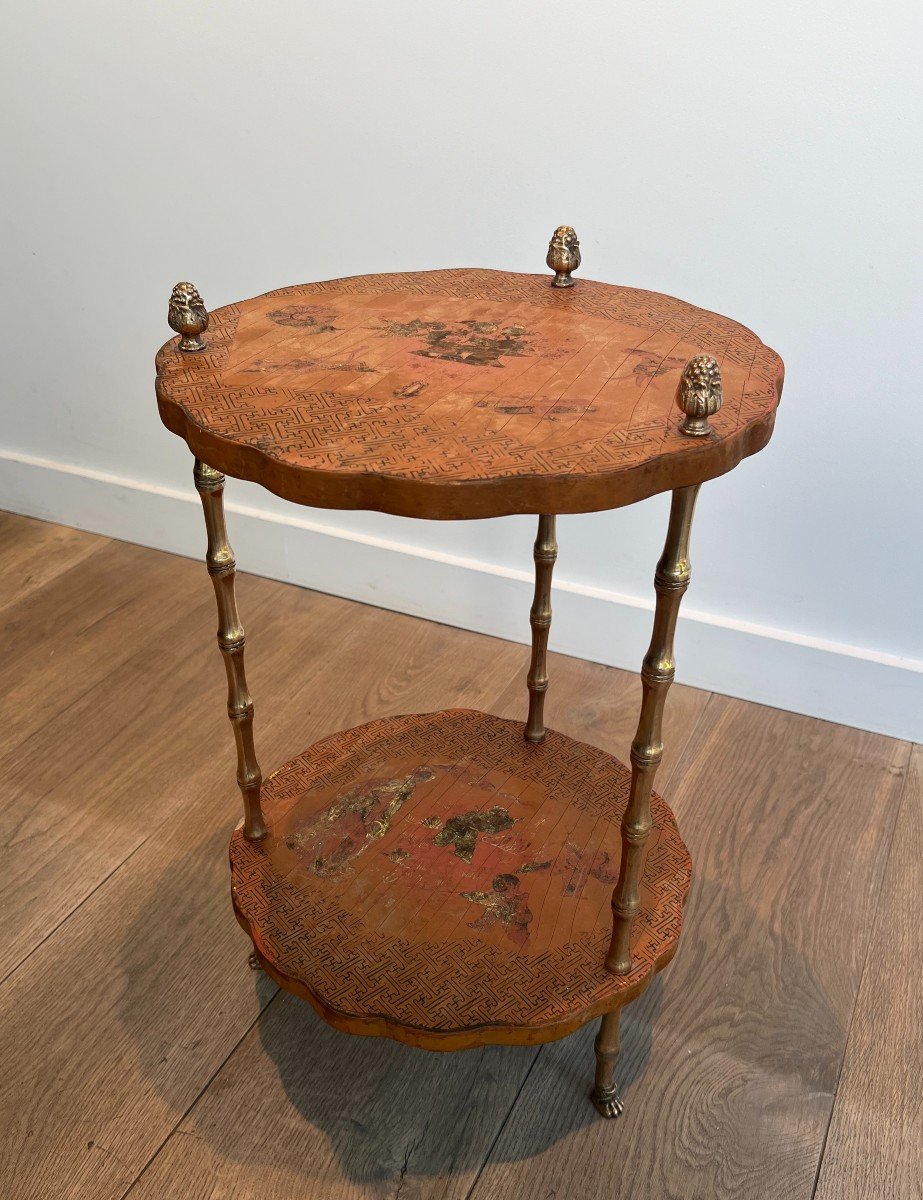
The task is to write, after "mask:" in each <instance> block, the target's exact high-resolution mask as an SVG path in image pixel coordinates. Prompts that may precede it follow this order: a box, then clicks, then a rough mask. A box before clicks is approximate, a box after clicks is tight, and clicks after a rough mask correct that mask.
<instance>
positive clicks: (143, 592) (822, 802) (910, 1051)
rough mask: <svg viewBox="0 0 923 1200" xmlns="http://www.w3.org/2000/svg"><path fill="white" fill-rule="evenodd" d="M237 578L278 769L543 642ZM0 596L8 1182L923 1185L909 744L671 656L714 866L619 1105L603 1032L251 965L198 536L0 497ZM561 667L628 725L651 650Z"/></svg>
mask: <svg viewBox="0 0 923 1200" xmlns="http://www.w3.org/2000/svg"><path fill="white" fill-rule="evenodd" d="M238 590H239V596H240V600H241V608H242V613H243V616H244V622H245V624H246V627H247V630H248V633H249V634H250V647H251V649H250V651H249V652H248V654H249V658H248V674H249V676H250V683H251V688H252V691H253V694H254V697H255V700H256V718H257V746H258V750H259V755H260V759H261V763H262V766H263V769H264V772H265V771H268V770H271V769H274V768H275V767H276V766H278V765H279V764H280V763H281V762H282V761H284V760H285V759H286V758H288V757H291V756H292V755H293V754H294V753H295V752H297V751H298V750H300V749H302V748H303V747H304V746H306V745H308V744H309V743H310V742H311V741H314V740H315V739H317V738H318V737H320V736H322V735H324V734H327V733H330V732H332V731H334V730H337V729H341V728H345V727H348V726H350V725H355V724H358V723H360V722H362V721H365V720H368V719H370V718H372V717H377V716H383V715H387V714H396V713H401V712H406V711H415V710H419V711H425V710H428V709H435V708H441V707H447V706H450V705H453V704H463V705H467V706H471V707H480V708H484V709H486V710H488V711H490V712H494V713H497V714H499V715H502V716H517V715H518V716H522V715H524V712H525V696H526V693H525V678H524V677H525V670H526V660H527V651H526V649H525V648H524V647H522V646H515V645H510V644H507V643H504V642H500V641H497V640H494V639H491V638H488V637H482V636H478V635H475V634H471V633H465V632H462V631H459V630H455V629H449V628H446V627H444V626H440V625H433V624H429V623H427V622H425V621H420V620H416V619H413V618H410V617H404V616H399V615H396V614H393V613H389V612H383V611H380V610H378V609H374V608H369V607H366V606H363V605H359V604H353V603H350V602H348V601H344V600H337V599H334V598H331V597H329V596H324V595H320V594H316V593H312V592H308V591H303V590H300V589H298V588H295V587H291V586H286V585H282V584H278V583H273V582H270V581H268V580H265V579H258V578H254V577H248V576H244V577H241V579H240V584H239V589H238ZM526 622H527V614H526V613H523V624H524V627H526ZM0 625H2V639H0V650H2V653H0V673H2V676H3V682H2V689H0V696H2V700H0V704H2V722H0V728H2V730H3V734H4V737H3V742H2V746H0V756H2V772H3V779H4V781H5V785H6V786H5V803H4V805H3V806H2V815H0V823H2V847H3V849H2V854H3V871H2V875H0V890H2V897H0V903H2V906H3V913H4V921H3V936H2V938H0V979H2V984H0V1041H2V1052H0V1196H2V1197H3V1198H4V1200H7V1198H8V1200H31V1198H35V1200H56V1198H58V1197H67V1198H78V1197H79V1198H86V1200H116V1198H120V1197H123V1196H130V1197H132V1200H155V1198H157V1200H160V1198H164V1200H167V1198H169V1200H218V1198H221V1200H230V1198H234V1200H236V1198H244V1197H253V1200H296V1198H297V1200H301V1198H311V1200H314V1198H317V1200H341V1198H342V1200H346V1198H347V1197H349V1198H350V1200H355V1198H358V1197H361V1198H365V1197H368V1198H370V1200H372V1198H374V1200H384V1198H385V1197H395V1198H396V1197H398V1196H399V1197H400V1198H401V1200H423V1198H426V1200H430V1198H435V1197H439V1198H440V1200H443V1198H445V1200H450V1198H451V1200H463V1198H468V1197H470V1198H471V1200H519V1198H521V1197H528V1198H530V1200H553V1198H555V1200H572V1198H573V1200H576V1198H579V1200H603V1198H605V1200H615V1198H616V1197H633V1198H634V1197H637V1198H641V1197H652V1198H654V1197H656V1198H657V1200H667V1198H673V1197H676V1198H681V1200H693V1198H695V1200H698V1198H699V1197H701V1198H703V1200H706V1198H707V1200H712V1198H714V1197H729V1198H730V1197H733V1198H734V1200H749V1198H750V1197H753V1198H754V1200H756V1198H759V1200H769V1198H772V1197H786V1198H788V1197H792V1198H800V1197H804V1198H805V1200H807V1198H808V1197H810V1196H812V1195H815V1194H816V1195H817V1196H818V1197H820V1198H821V1200H852V1198H854V1197H855V1198H859V1197H863V1198H867V1197H874V1198H876V1200H877V1198H879V1197H919V1196H921V1195H923V1182H921V1181H923V1112H921V1094H923V1089H921V1085H920V1078H921V1074H923V1048H921V1029H923V987H921V975H920V966H919V964H920V958H921V955H923V924H921V921H920V917H919V912H920V897H921V895H923V756H921V753H920V750H919V748H914V747H911V746H910V745H908V744H907V743H905V742H899V741H893V740H889V739H888V738H885V737H881V736H878V735H876V734H870V733H862V732H860V731H857V730H855V729H847V728H843V727H840V726H836V725H830V724H827V723H825V722H822V721H816V720H812V719H809V718H806V717H800V716H794V715H792V714H790V713H784V712H779V711H776V710H772V709H767V708H761V707H759V706H757V705H753V704H745V703H742V702H740V701H736V700H729V699H726V698H724V697H722V696H717V695H709V694H707V693H704V692H699V691H695V690H693V689H690V688H683V687H680V686H677V687H676V688H674V690H673V692H672V694H671V697H670V701H669V703H668V718H667V722H666V729H665V741H666V747H667V749H666V755H665V759H664V765H663V767H662V769H661V774H660V777H659V779H658V786H659V790H661V791H663V792H664V793H665V794H666V796H667V798H668V799H669V800H670V801H671V803H672V804H673V805H674V808H675V810H676V812H677V816H678V818H679V821H680V826H681V828H682V830H683V833H684V836H685V838H686V840H687V842H688V844H689V846H690V849H691V851H692V854H693V859H694V862H695V865H696V875H695V881H694V884H693V890H692V895H691V898H690V903H689V907H688V909H687V918H686V928H685V931H684V937H683V941H682V943H681V945H680V950H679V953H678V955H677V957H676V959H675V961H674V962H673V964H672V965H671V966H670V967H669V968H668V970H667V971H666V972H665V973H664V974H663V975H662V976H661V977H660V978H659V979H658V980H657V981H655V983H654V985H653V986H652V987H651V988H650V990H649V991H648V992H647V993H646V994H645V996H644V997H643V998H642V999H641V1000H640V1001H639V1002H638V1003H636V1004H635V1005H633V1006H631V1007H630V1008H629V1009H628V1010H627V1012H626V1016H625V1019H624V1020H623V1022H622V1027H623V1053H622V1060H621V1064H620V1078H621V1081H622V1084H623V1092H624V1097H625V1102H626V1111H625V1115H624V1117H622V1118H621V1119H620V1120H618V1121H615V1122H604V1121H602V1120H600V1119H598V1118H597V1117H596V1115H595V1113H594V1111H593V1109H592V1108H591V1107H590V1105H589V1103H588V1101H587V1095H586V1093H587V1089H588V1085H589V1081H590V1076H591V1069H592V1044H591V1043H592V1036H593V1031H592V1030H591V1029H585V1030H583V1031H582V1032H580V1033H577V1034H575V1035H573V1036H571V1037H570V1038H567V1039H565V1040H564V1041H561V1042H557V1043H554V1044H551V1045H548V1046H545V1047H541V1048H488V1049H482V1050H472V1051H467V1052H463V1053H459V1054H432V1053H427V1052H425V1051H415V1050H411V1049H408V1048H407V1047H404V1046H401V1045H398V1044H395V1043H392V1042H389V1041H387V1040H384V1039H368V1038H358V1037H349V1036H346V1035H344V1034H339V1033H336V1032H334V1031H333V1030H331V1029H329V1028H328V1027H327V1026H325V1025H324V1024H323V1023H322V1022H321V1020H320V1019H319V1018H318V1017H316V1016H315V1015H314V1013H313V1012H312V1011H311V1010H310V1009H309V1008H308V1006H307V1005H305V1004H304V1003H302V1002H300V1001H298V1000H296V999H293V998H292V997H290V996H288V995H286V994H283V993H281V992H279V991H278V990H277V989H276V987H275V985H274V984H272V983H271V982H270V981H269V980H268V979H267V978H266V977H265V976H264V975H262V974H260V973H257V972H253V971H251V970H249V969H248V966H247V951H248V943H247V941H246V939H245V937H244V935H243V934H242V933H241V931H240V930H239V928H238V927H237V925H236V923H235V921H234V919H233V917H232V915H231V908H230V900H229V896H228V886H227V862H226V847H227V841H228V837H229V834H230V830H231V828H232V826H233V825H234V824H235V823H236V821H237V820H238V817H239V811H238V796H237V793H236V788H235V786H234V781H233V755H232V745H231V733H230V729H229V727H228V723H227V719H226V715H225V712H224V704H223V689H224V672H223V668H222V665H221V662H220V658H219V655H218V652H217V649H216V647H215V642H214V631H215V626H216V617H215V613H214V609H213V597H212V593H211V588H210V586H209V583H208V579H207V577H206V575H205V570H204V567H203V566H202V565H200V564H197V563H195V562H190V561H188V560H184V559H181V558H176V557H173V556H171V555H168V554H162V553H158V552H156V551H152V550H145V549H141V548H139V547H136V546H131V545H126V544H121V543H117V542H111V541H108V540H107V539H105V538H100V537H94V536H91V535H89V534H84V533H80V532H77V531H74V530H70V529H64V528H60V527H57V526H53V525H48V524H44V523H41V522H37V521H30V520H26V519H24V518H22V517H13V516H6V515H0ZM686 636H690V635H689V634H688V633H687V635H686ZM682 649H683V646H682V638H681V639H680V643H679V647H678V651H679V656H680V657H679V662H680V677H682ZM642 651H643V648H642V647H639V648H638V657H639V660H640V656H641V653H642ZM551 666H552V687H551V691H550V692H549V698H548V716H549V719H550V723H551V724H552V725H553V726H554V727H555V728H557V729H560V730H561V731H562V732H565V733H567V734H570V735H572V736H575V737H578V738H581V739H583V740H585V741H588V742H591V743H593V744H595V745H599V746H602V747H605V748H606V749H610V750H614V751H615V752H616V753H618V754H619V755H620V756H621V757H623V758H624V757H625V756H626V755H627V750H628V745H629V742H630V739H631V735H632V733H633V729H634V723H635V719H636V714H637V708H638V701H639V695H640V688H639V684H638V681H637V680H636V678H635V677H633V676H632V675H629V674H626V673H624V672H621V671H616V670H611V669H608V668H604V667H599V666H595V665H592V664H589V663H584V662H580V661H578V660H575V659H567V658H561V657H554V656H552V663H551Z"/></svg>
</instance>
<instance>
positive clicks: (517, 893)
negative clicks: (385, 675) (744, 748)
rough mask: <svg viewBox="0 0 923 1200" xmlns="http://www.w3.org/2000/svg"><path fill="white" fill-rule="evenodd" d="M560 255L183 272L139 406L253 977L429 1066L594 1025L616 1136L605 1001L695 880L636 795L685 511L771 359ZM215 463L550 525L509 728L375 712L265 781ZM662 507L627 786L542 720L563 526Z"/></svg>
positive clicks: (740, 434)
mask: <svg viewBox="0 0 923 1200" xmlns="http://www.w3.org/2000/svg"><path fill="white" fill-rule="evenodd" d="M547 263H548V266H549V267H550V268H551V269H552V270H553V271H554V276H553V277H552V276H551V275H520V274H514V273H511V272H507V271H490V270H448V271H423V272H411V273H407V274H388V275H367V276H361V277H358V278H352V279H339V280H334V281H332V282H326V283H310V284H305V285H303V286H298V287H288V288H283V289H282V290H281V291H277V292H271V293H269V294H268V295H265V296H260V297H259V298H257V299H255V300H247V301H245V302H243V303H240V304H231V305H228V306H227V307H225V308H221V309H219V310H218V311H216V312H213V313H211V314H208V313H207V312H206V310H205V308H204V306H203V304H202V300H201V297H200V296H199V294H198V292H197V291H196V289H195V288H194V287H193V286H192V285H191V284H178V285H177V286H176V288H175V289H174V292H173V296H172V298H171V301H170V309H169V321H170V325H171V327H172V328H173V329H174V330H176V332H177V333H178V334H179V335H180V336H179V337H177V338H174V339H173V340H172V341H169V342H167V344H166V345H165V346H164V347H163V348H162V349H161V351H160V353H159V354H158V356H157V398H158V403H159V406H160V415H161V417H162V419H163V422H164V424H165V425H166V426H167V427H168V428H169V429H171V430H172V431H173V432H174V433H176V434H179V436H180V437H182V438H184V439H185V441H186V442H187V444H188V446H189V448H190V450H191V451H192V453H193V454H194V455H195V459H196V462H195V484H196V487H197V488H198V490H199V493H200V495H201V499H202V504H203V507H204V510H205V523H206V527H207V532H208V550H207V563H208V570H209V573H210V575H211V577H212V581H213V583H214V587H215V594H216V596H217V601H218V613H219V631H218V643H219V646H220V648H221V650H222V652H223V654H224V658H225V665H226V667H227V676H228V685H229V692H228V712H229V715H230V718H231V722H232V725H233V729H234V734H235V738H236V743H237V757H238V774H237V779H238V783H239V785H240V790H241V792H242V793H243V802H244V819H243V821H242V822H241V824H240V825H239V826H238V828H237V829H236V830H235V831H234V833H233V835H232V837H231V846H230V857H231V886H232V896H233V905H234V912H235V914H236V916H237V919H238V920H239V921H240V923H241V925H242V926H243V927H244V929H245V930H246V931H247V933H248V934H249V935H250V937H251V939H252V941H253V945H254V948H255V951H256V954H257V956H258V959H259V963H260V965H261V966H262V967H263V969H264V970H265V971H266V972H267V973H268V974H269V975H270V976H271V977H272V978H273V979H274V980H276V981H277V983H279V984H280V985H281V986H282V987H283V988H287V989H288V990H289V991H291V992H294V993H296V994H297V995H299V996H302V997H304V998H305V999H306V1000H308V1001H310V1003H311V1004H312V1005H313V1006H314V1008H315V1009H316V1010H317V1012H318V1013H320V1015H321V1016H322V1017H323V1018H324V1019H325V1020H327V1021H329V1022H330V1024H331V1025H334V1026H336V1027H337V1028H338V1029H342V1030H346V1031H348V1032H351V1033H364V1034H379V1035H380V1034H384V1035H387V1036H389V1037H393V1038H397V1039H398V1040H400V1041H403V1042H408V1043H410V1044H411V1045H414V1046H422V1047H425V1048H427V1049H431V1050H459V1049H463V1048H465V1047H470V1046H479V1045H483V1044H484V1043H528V1044H534V1043H538V1042H546V1041H552V1040H553V1039H555V1038H559V1037H563V1036H564V1035H565V1034H567V1033H570V1032H571V1031H573V1030H575V1029H577V1028H578V1027H579V1026H581V1025H583V1024H584V1023H585V1022H587V1021H589V1020H591V1019H593V1018H596V1017H601V1018H602V1021H601V1025H600V1030H599V1034H598V1036H597V1039H596V1082H595V1087H594V1090H593V1093H592V1098H593V1102H594V1103H595V1105H596V1107H597V1109H598V1110H599V1111H600V1112H601V1113H602V1114H603V1115H604V1116H608V1117H612V1116H617V1115H618V1113H619V1112H620V1111H621V1100H620V1099H619V1095H618V1090H617V1087H616V1083H615V1062H616V1057H617V1054H618V1044H619V1035H618V1029H619V1016H620V1013H621V1009H622V1006H623V1005H624V1004H625V1003H626V1002H627V1001H629V1000H632V999H633V998H635V997H636V996H638V995H639V994H640V993H641V992H642V991H643V990H644V989H645V988H646V987H647V985H648V984H649V983H650V981H651V979H652V977H653V975H654V974H655V972H657V971H659V970H660V969H661V968H663V967H664V966H666V964H667V963H668V962H669V961H670V959H671V957H672V956H673V954H674V953H675V951H676V948H677V944H678V940H679V933H680V924H681V920H682V912H683V903H684V901H685V898H686V894H687V891H688V888H689V882H690V878H691V863H690V858H689V854H688V852H687V850H686V847H685V846H684V845H683V842H682V840H681V838H680V835H679V832H678V830H677V827H676V823H675V821H674V818H673V814H672V812H671V811H670V809H669V807H668V806H667V804H666V803H665V802H664V801H663V800H662V799H661V798H660V797H659V796H658V795H656V794H655V793H654V792H653V791H652V784H653V781H654V774H655V772H656V770H657V765H658V763H659V762H660V759H661V754H662V749H663V748H662V744H661V721H662V713H663V705H664V699H665V696H666V692H667V690H668V688H669V686H670V683H671V681H672V679H673V674H674V663H673V638H674V629H675V626H676V619H677V613H678V610H679V604H680V599H681V597H682V595H683V593H684V592H685V590H686V587H687V585H688V583H689V553H688V547H689V533H690V525H691V521H692V511H693V506H694V504H695V499H696V494H697V492H698V489H699V485H700V484H701V483H703V482H704V481H705V480H708V479H712V478H714V477H715V476H717V475H721V474H722V473H724V472H726V471H729V470H730V469H731V468H732V467H734V466H735V465H736V464H737V463H738V462H739V461H740V460H741V459H742V458H743V457H745V456H746V455H749V454H753V453H755V452H756V451H757V450H760V449H761V448H762V447H763V446H764V445H765V444H766V442H767V441H768V440H769V437H770V434H771V433H772V427H773V420H774V416H775V410H776V407H777V404H778V401H779V397H780V393H781V389H782V363H781V360H780V359H779V358H778V356H777V355H776V354H775V353H773V351H772V350H770V349H768V348H767V347H766V346H765V345H763V343H762V342H761V341H760V340H759V338H757V337H756V336H755V334H753V333H751V332H750V331H749V330H748V329H745V328H743V326H741V325H738V324H736V323H735V322H733V321H730V320H728V319H727V318H725V317H720V316H716V315H715V314H714V313H710V312H706V311H704V310H702V309H700V308H695V307H693V306H692V305H690V304H685V303H683V302H682V301H680V300H675V299H673V298H671V297H669V296H662V295H658V294H656V293H653V292H645V291H639V290H636V289H634V288H624V287H615V286H611V285H609V284H604V283H594V282H591V281H590V280H584V279H577V280H574V278H573V271H574V270H575V269H576V268H577V267H579V264H580V252H579V244H578V242H577V238H576V236H575V234H574V232H573V230H571V229H570V228H568V227H566V226H563V227H561V228H560V229H558V230H557V231H556V232H555V235H554V237H553V238H552V241H551V245H550V247H549V251H548V258H547ZM225 474H227V475H233V476H236V477H238V478H241V479H249V480H253V481H255V482H257V483H260V484H262V485H263V486H264V487H266V488H268V489H269V490H270V491H272V492H275V493H276V494H277V495H279V496H283V497H285V498H286V499H288V500H291V501H294V502H295V503H297V504H307V505H315V506H319V507H322V508H342V509H374V510H378V511H381V512H388V513H394V514H397V515H399V516H408V517H428V518H432V519H435V520H459V519H465V518H473V517H479V518H483V517H498V516H503V515H506V514H509V513H533V514H536V515H538V536H537V539H536V542H535V600H534V603H533V606H532V610H531V626H532V658H531V666H530V667H529V671H528V697H529V705H528V716H527V719H526V721H525V722H524V723H523V724H520V723H519V722H514V721H508V720H501V719H500V718H498V717H494V716H490V715H489V714H487V713H482V712H472V711H466V710H457V709H456V710H450V711H448V712H437V713H422V714H414V715H411V716H401V717H391V718H387V719H384V720H378V721H373V722H371V723H370V724H368V725H363V726H361V727H359V728H357V729H350V730H347V731H345V732H340V733H333V734H332V735H331V736H329V737H326V738H325V739H324V740H323V741H320V742H318V743H316V744H315V745H313V746H309V747H308V748H307V749H305V750H301V752H300V753H299V754H298V755H297V757H295V758H292V759H291V760H290V761H289V762H287V763H285V765H284V766H282V767H280V768H279V769H278V770H277V771H276V772H275V773H274V774H273V775H271V776H270V777H269V778H268V779H266V780H265V781H264V780H263V779H262V777H261V774H260V769H259V767H258V765H257V759H256V756H255V753H254V741H253V704H252V701H251V698H250V694H249V692H248V690H247V683H246V679H245V676H244V664H243V653H244V631H243V628H242V626H241V623H240V619H239V617H238V612H237V606H236V602H235V598H234V572H235V562H234V557H233V554H232V551H231V548H230V546H229V544H228V538H227V534H226V530H225V519H224V509H223V487H224V476H225ZM667 490H670V491H672V493H673V497H672V508H671V511H670V519H669V526H668V530H667V535H666V545H665V547H664V551H663V555H662V557H661V559H660V562H659V564H658V566H657V570H656V574H655V586H656V593H657V601H656V610H655V615H654V629H653V636H652V639H651V644H650V648H649V649H648V652H647V655H646V657H645V658H644V662H643V666H642V668H641V678H642V682H643V700H642V704H641V716H640V721H639V724H638V732H637V735H636V737H635V740H634V742H633V743H632V746H631V756H630V758H631V766H630V768H629V767H626V766H624V765H623V764H622V763H621V762H619V761H618V759H616V758H613V757H612V756H611V755H609V754H606V753H604V752H603V751H601V750H598V749H595V748H593V747H591V746H587V745H584V744H582V743H581V742H577V741H574V740H573V739H571V738H569V737H565V736H563V735H562V734H559V733H555V732H554V731H552V730H550V729H546V728H545V724H544V718H543V702H544V696H545V691H546V688H547V686H548V679H547V672H546V647H547V643H548V631H549V625H550V622H551V606H550V593H551V573H552V568H553V565H554V562H555V556H556V550H557V547H556V542H555V516H556V514H558V513H580V512H592V511H596V510H599V509H608V508H618V507H620V506H622V505H625V504H631V503H633V502H634V501H636V500H642V499H644V498H645V497H647V496H652V495H654V494H655V493H657V492H663V491H667Z"/></svg>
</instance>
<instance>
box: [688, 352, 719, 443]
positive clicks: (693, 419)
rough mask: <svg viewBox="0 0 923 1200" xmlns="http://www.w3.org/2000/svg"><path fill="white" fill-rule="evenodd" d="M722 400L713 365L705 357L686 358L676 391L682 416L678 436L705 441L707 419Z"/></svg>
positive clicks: (708, 430) (712, 414)
mask: <svg viewBox="0 0 923 1200" xmlns="http://www.w3.org/2000/svg"><path fill="white" fill-rule="evenodd" d="M722 399H723V397H722V393H721V372H720V371H719V370H718V364H717V362H716V361H715V360H714V359H713V358H712V357H711V356H710V355H708V354H697V355H696V356H695V357H694V358H690V360H689V362H688V363H686V369H685V370H684V371H683V374H682V377H681V378H680V381H679V387H678V388H677V390H676V403H677V404H678V405H679V407H680V408H681V409H682V411H683V413H684V416H683V419H682V420H681V421H680V423H679V428H680V432H681V433H685V434H687V435H688V436H689V437H705V436H706V435H707V434H709V433H711V431H712V428H711V426H710V425H709V423H708V418H709V417H711V416H714V414H715V413H716V412H717V411H718V409H719V408H720V407H721V401H722Z"/></svg>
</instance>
